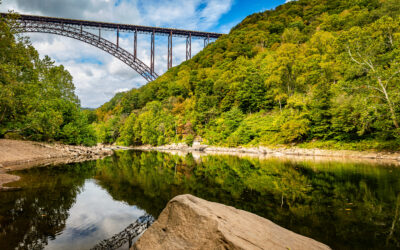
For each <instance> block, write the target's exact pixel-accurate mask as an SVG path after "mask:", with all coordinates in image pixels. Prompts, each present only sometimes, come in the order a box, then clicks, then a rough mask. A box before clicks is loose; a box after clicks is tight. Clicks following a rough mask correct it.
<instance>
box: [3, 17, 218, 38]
mask: <svg viewBox="0 0 400 250" xmlns="http://www.w3.org/2000/svg"><path fill="white" fill-rule="evenodd" d="M0 15H1V17H7V16H8V15H9V14H7V13H0ZM18 19H20V20H26V21H36V22H49V23H62V24H65V25H74V26H75V25H76V26H83V27H84V28H96V29H98V28H99V27H100V28H101V29H109V30H118V29H119V31H120V32H135V31H137V32H140V33H148V34H151V33H152V32H153V31H154V32H155V33H156V34H161V35H169V34H170V33H171V32H172V35H173V36H185V37H186V36H189V35H191V36H192V38H207V37H209V38H218V37H220V36H221V35H222V34H220V33H213V32H202V31H192V30H181V29H172V28H160V27H150V26H141V25H132V24H118V23H107V22H96V21H86V20H77V19H66V18H58V17H45V16H34V15H21V14H18Z"/></svg>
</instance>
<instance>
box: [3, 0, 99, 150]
mask: <svg viewBox="0 0 400 250" xmlns="http://www.w3.org/2000/svg"><path fill="white" fill-rule="evenodd" d="M0 3H1V2H0ZM10 22H12V20H4V19H0V138H2V137H7V138H16V139H29V140H41V141H49V140H57V141H62V142H64V143H68V144H85V145H92V144H95V143H96V137H95V133H94V130H93V128H92V127H91V125H89V122H88V119H87V116H86V114H85V113H84V112H83V111H81V109H80V103H79V100H78V97H77V96H76V95H75V93H74V89H75V87H74V85H73V82H72V76H71V75H70V74H69V72H68V71H66V70H65V69H64V67H63V66H55V65H54V62H53V61H52V60H51V59H50V58H49V57H47V56H46V57H44V58H43V59H40V58H39V54H38V52H37V51H36V50H35V49H34V48H33V47H32V45H31V44H30V42H29V41H28V40H27V38H24V37H20V38H16V37H15V34H14V32H13V30H12V29H10V25H9V24H10ZM11 26H12V25H11Z"/></svg>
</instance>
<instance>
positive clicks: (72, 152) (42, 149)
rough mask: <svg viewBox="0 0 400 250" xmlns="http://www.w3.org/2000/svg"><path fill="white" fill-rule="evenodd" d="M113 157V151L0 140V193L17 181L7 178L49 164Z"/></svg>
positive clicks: (101, 146)
mask: <svg viewBox="0 0 400 250" xmlns="http://www.w3.org/2000/svg"><path fill="white" fill-rule="evenodd" d="M111 154H113V148H111V147H105V146H103V145H99V146H95V147H84V146H71V145H64V144H59V143H42V142H32V141H18V140H8V139H0V191H1V190H3V191H4V190H9V188H6V187H3V185H4V184H6V183H9V182H13V181H17V180H18V179H19V177H18V176H15V175H10V174H7V172H9V171H14V170H21V169H26V168H31V167H35V166H39V165H40V166H46V165H50V164H61V163H72V162H82V161H87V160H95V159H100V158H103V157H105V156H109V155H111Z"/></svg>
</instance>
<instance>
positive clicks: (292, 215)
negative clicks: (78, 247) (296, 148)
mask: <svg viewBox="0 0 400 250" xmlns="http://www.w3.org/2000/svg"><path fill="white" fill-rule="evenodd" d="M19 175H21V176H22V177H23V178H22V180H21V181H20V182H19V183H16V185H18V186H22V187H23V190H22V191H18V192H11V193H0V204H1V206H0V249H15V248H17V249H41V248H43V247H44V246H45V245H46V244H47V241H48V239H51V238H54V237H56V236H57V235H58V234H59V233H60V232H61V231H62V230H63V229H64V227H65V221H66V219H67V217H68V211H69V209H70V208H71V207H72V205H73V204H74V202H75V199H76V196H77V194H78V193H79V192H80V190H81V188H82V186H83V184H84V181H85V179H87V178H92V177H93V176H94V177H95V178H96V179H97V183H98V184H99V185H101V186H102V187H103V188H104V189H106V190H107V191H108V192H109V193H110V194H111V195H112V197H113V198H114V199H116V200H121V201H125V202H127V203H129V204H130V205H136V206H138V207H140V208H142V209H144V210H146V211H147V212H148V213H150V214H152V215H153V216H158V214H159V213H160V212H161V210H162V209H163V208H164V207H165V205H166V203H167V202H168V201H169V200H170V199H171V198H173V197H174V196H176V195H178V194H183V193H192V194H194V195H196V196H199V197H202V198H205V199H207V200H211V201H217V202H221V203H224V204H227V205H232V206H235V207H237V208H240V209H244V210H247V211H250V212H254V213H256V214H258V215H260V216H263V217H265V218H268V219H270V220H272V221H274V222H275V223H277V224H279V225H281V226H284V227H286V228H288V229H291V230H293V231H295V232H298V233H300V234H303V235H307V236H310V237H312V238H315V239H317V240H320V241H322V242H324V243H327V244H328V245H330V246H332V247H333V248H334V249H346V248H351V249H357V248H358V249H382V247H383V248H385V249H390V248H399V247H400V245H399V240H398V239H399V238H400V230H399V217H400V211H399V210H400V208H399V207H400V196H399V193H400V192H399V191H400V178H399V177H400V170H399V169H396V168H380V167H374V166H367V165H362V164H349V163H337V162H336V163H312V162H306V161H303V162H297V163H293V162H290V161H287V160H276V159H270V160H258V159H252V158H238V157H234V156H203V157H202V158H200V159H199V160H195V159H194V158H193V157H192V155H190V154H189V155H187V156H185V157H180V156H176V155H170V154H164V153H156V152H138V151H134V152H117V153H116V154H115V155H114V156H113V157H108V158H106V159H104V160H99V161H97V162H87V163H81V164H76V165H75V166H73V167H72V166H71V167H62V166H60V167H53V168H39V169H30V170H25V171H21V172H19Z"/></svg>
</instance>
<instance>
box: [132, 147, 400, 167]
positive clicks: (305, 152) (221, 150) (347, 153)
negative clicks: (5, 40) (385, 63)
mask: <svg viewBox="0 0 400 250" xmlns="http://www.w3.org/2000/svg"><path fill="white" fill-rule="evenodd" d="M133 149H137V150H146V151H150V150H156V151H182V152H200V153H206V154H231V155H243V154H245V155H249V156H269V157H294V156H296V157H298V156H303V157H320V158H336V159H346V160H347V159H353V160H374V161H379V162H387V163H393V164H399V165H400V152H394V153H392V152H374V151H352V150H324V149H304V148H296V147H291V148H268V147H249V148H246V147H237V148H228V147H215V146H208V145H202V144H198V145H193V146H191V147H190V146H188V145H186V144H184V143H178V144H170V145H164V146H151V145H144V146H138V147H134V148H133Z"/></svg>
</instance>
